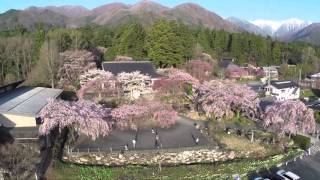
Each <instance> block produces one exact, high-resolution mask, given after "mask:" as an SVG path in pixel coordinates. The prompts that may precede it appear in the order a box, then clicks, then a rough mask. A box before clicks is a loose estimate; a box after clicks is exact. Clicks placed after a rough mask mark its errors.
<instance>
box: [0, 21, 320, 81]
mask: <svg viewBox="0 0 320 180" xmlns="http://www.w3.org/2000/svg"><path fill="white" fill-rule="evenodd" d="M97 46H102V47H105V48H107V51H106V53H105V55H104V60H106V61H108V60H113V59H114V58H115V57H116V56H117V55H126V56H131V57H133V58H134V59H136V60H151V61H152V62H153V63H154V64H155V65H156V66H158V67H169V66H175V67H179V66H181V65H183V64H184V63H185V62H186V61H187V60H190V59H197V58H199V57H200V56H201V54H202V53H203V52H204V53H208V54H210V55H211V56H212V57H213V58H214V59H215V60H217V61H218V60H219V59H220V58H222V57H235V58H236V63H238V64H241V65H244V64H246V63H252V64H256V65H280V64H286V63H289V64H297V65H298V67H299V68H302V70H303V73H304V74H306V73H309V72H312V71H317V70H318V67H319V66H318V64H319V57H320V50H319V48H318V47H315V46H311V45H308V44H303V43H288V44H286V43H281V42H278V41H274V40H272V39H271V38H264V37H261V36H257V35H253V34H249V33H230V32H226V31H224V30H210V29H207V28H202V27H194V26H193V27H190V26H187V25H184V24H180V23H177V22H176V21H166V20H159V21H157V22H155V23H154V24H153V25H152V26H151V27H150V28H146V27H144V26H142V25H140V24H138V23H130V24H126V25H123V26H118V27H112V28H110V27H105V26H86V27H83V28H79V29H64V28H54V29H49V30H45V29H44V28H41V26H40V27H38V28H37V30H36V31H27V30H26V29H23V28H20V29H15V30H11V31H2V32H0V60H1V61H0V84H5V83H8V82H11V81H15V80H18V79H27V78H28V81H29V82H33V77H32V76H29V73H30V72H31V71H39V69H43V68H39V66H42V67H50V68H49V69H51V70H52V69H53V67H55V66H59V63H61V60H60V56H59V53H61V52H64V51H66V50H81V49H85V50H89V51H92V50H93V49H94V48H95V47H97ZM41 73H42V74H41ZM41 73H40V74H37V76H42V77H47V76H49V75H50V74H48V73H50V72H45V71H43V72H41ZM52 73H53V74H52ZM55 73H57V72H53V71H52V72H51V75H50V76H52V77H54V76H56V74H55ZM42 85H48V86H49V85H51V82H48V84H42Z"/></svg>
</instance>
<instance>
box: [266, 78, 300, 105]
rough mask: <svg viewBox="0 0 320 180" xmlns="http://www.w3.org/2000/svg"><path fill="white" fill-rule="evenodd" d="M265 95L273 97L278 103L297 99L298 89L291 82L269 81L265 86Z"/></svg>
mask: <svg viewBox="0 0 320 180" xmlns="http://www.w3.org/2000/svg"><path fill="white" fill-rule="evenodd" d="M265 90H266V95H267V96H273V97H275V98H276V99H277V100H278V101H284V100H289V99H291V100H292V99H299V97H300V87H299V86H298V85H297V84H296V83H294V82H292V81H270V83H269V84H268V85H266V86H265Z"/></svg>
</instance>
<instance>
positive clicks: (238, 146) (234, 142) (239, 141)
mask: <svg viewBox="0 0 320 180" xmlns="http://www.w3.org/2000/svg"><path fill="white" fill-rule="evenodd" d="M217 138H218V139H219V141H220V143H222V144H224V145H226V149H229V150H234V151H245V152H250V154H251V153H252V154H253V155H256V156H258V157H264V156H266V155H267V154H268V153H269V150H268V149H267V148H266V147H265V146H263V145H261V144H260V143H256V142H252V143H251V142H250V140H248V139H247V138H244V137H238V136H234V135H228V134H226V133H220V134H217Z"/></svg>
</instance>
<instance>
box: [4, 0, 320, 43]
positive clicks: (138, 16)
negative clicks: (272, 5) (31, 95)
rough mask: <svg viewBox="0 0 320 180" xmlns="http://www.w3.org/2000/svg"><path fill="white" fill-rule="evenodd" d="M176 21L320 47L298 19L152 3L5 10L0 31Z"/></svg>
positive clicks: (314, 30) (312, 30)
mask: <svg viewBox="0 0 320 180" xmlns="http://www.w3.org/2000/svg"><path fill="white" fill-rule="evenodd" d="M162 18H164V19H169V20H176V21H178V22H182V23H184V24H187V25H191V26H204V27H207V28H210V29H216V30H219V29H224V30H226V31H228V32H245V31H246V32H250V33H254V34H257V35H261V36H264V37H266V36H271V37H273V38H275V39H278V40H282V41H286V42H291V41H305V42H308V43H312V44H316V45H320V37H319V34H320V25H319V23H314V24H311V22H306V21H302V20H299V19H289V20H286V21H266V20H255V21H247V20H242V19H239V18H235V17H230V18H226V19H223V18H222V17H220V16H219V15H217V14H215V13H214V12H211V11H209V10H207V9H205V8H203V7H201V6H199V5H197V4H193V3H185V4H181V5H178V6H175V7H173V8H169V7H166V6H163V5H161V4H158V3H155V2H152V1H145V0H144V1H141V2H139V3H137V4H134V5H127V4H123V3H111V4H106V5H103V6H100V7H97V8H94V9H92V10H89V9H86V8H85V7H82V6H59V7H57V6H47V7H30V8H27V9H25V10H9V11H7V12H5V13H3V14H0V30H10V29H13V28H16V27H24V28H27V29H30V30H33V29H35V28H36V27H37V25H39V24H42V25H45V26H47V27H65V28H77V27H82V26H85V25H89V24H96V25H106V26H119V25H122V24H126V23H130V22H139V23H141V24H142V25H144V26H150V25H151V24H152V23H153V22H155V21H156V20H159V19H162Z"/></svg>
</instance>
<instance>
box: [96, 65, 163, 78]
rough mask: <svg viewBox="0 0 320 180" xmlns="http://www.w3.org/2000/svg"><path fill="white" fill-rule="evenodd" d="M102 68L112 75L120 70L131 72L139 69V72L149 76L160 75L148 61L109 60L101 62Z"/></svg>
mask: <svg viewBox="0 0 320 180" xmlns="http://www.w3.org/2000/svg"><path fill="white" fill-rule="evenodd" d="M102 68H103V70H105V71H109V72H111V73H112V74H114V75H117V74H119V73H122V72H126V73H131V72H134V71H140V73H141V74H144V75H149V76H151V78H158V77H161V76H160V75H159V74H157V72H156V69H155V68H154V66H153V64H152V63H151V62H149V61H111V62H103V63H102Z"/></svg>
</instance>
